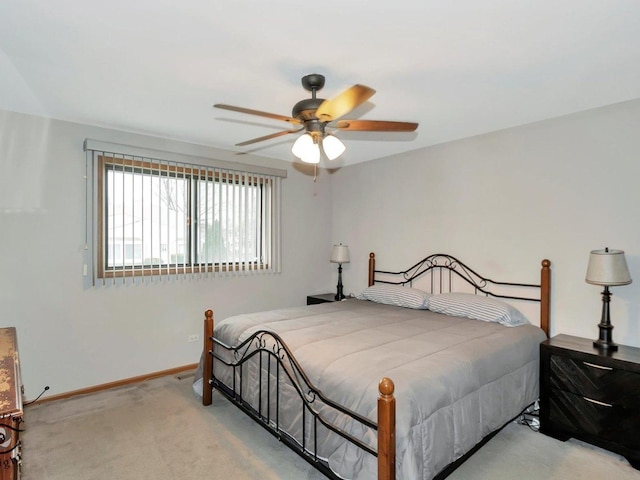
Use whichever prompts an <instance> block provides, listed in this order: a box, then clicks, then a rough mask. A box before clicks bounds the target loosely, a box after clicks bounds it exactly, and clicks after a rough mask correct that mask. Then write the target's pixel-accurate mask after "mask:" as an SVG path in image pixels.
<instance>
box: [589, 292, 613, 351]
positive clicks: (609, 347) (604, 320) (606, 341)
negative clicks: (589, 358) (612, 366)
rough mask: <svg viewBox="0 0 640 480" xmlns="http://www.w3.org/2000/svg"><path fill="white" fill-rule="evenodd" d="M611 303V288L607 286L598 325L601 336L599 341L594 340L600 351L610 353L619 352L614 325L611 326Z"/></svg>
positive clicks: (603, 294)
mask: <svg viewBox="0 0 640 480" xmlns="http://www.w3.org/2000/svg"><path fill="white" fill-rule="evenodd" d="M610 302H611V292H609V286H608V285H605V287H604V291H603V292H602V317H601V319H600V323H599V324H598V329H599V330H600V331H599V335H598V340H594V342H593V346H594V347H596V348H597V349H598V350H600V351H602V352H605V353H610V352H615V351H616V350H618V345H616V344H615V343H613V336H612V333H613V332H612V331H613V325H611V316H610V314H609V303H610Z"/></svg>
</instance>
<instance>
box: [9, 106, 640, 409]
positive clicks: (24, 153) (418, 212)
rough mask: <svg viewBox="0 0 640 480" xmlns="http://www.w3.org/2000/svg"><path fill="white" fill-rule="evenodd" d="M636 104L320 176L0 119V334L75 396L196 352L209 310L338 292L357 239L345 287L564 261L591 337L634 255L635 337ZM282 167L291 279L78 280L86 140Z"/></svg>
mask: <svg viewBox="0 0 640 480" xmlns="http://www.w3.org/2000/svg"><path fill="white" fill-rule="evenodd" d="M638 132H640V101H633V102H626V103H623V104H619V105H612V106H609V107H606V108H602V109H597V110H592V111H587V112H583V113H580V114H576V115H571V116H567V117H563V118H559V119H555V120H551V121H546V122H540V123H537V124H533V125H528V126H523V127H519V128H514V129H510V130H506V131H502V132H497V133H493V134H490V135H483V136H479V137H474V138H469V139H464V140H460V141H456V142H451V143H448V144H443V145H438V146H435V147H431V148H427V149H423V150H420V151H415V152H411V153H408V154H403V155H399V156H397V157H390V158H386V159H381V160H375V161H372V162H366V163H363V164H358V165H354V166H350V167H345V168H342V169H340V170H338V171H336V172H335V173H333V174H332V175H328V174H326V172H322V173H321V175H320V177H319V179H318V182H317V183H313V180H312V177H311V176H309V175H306V174H304V173H301V172H300V171H299V170H298V168H293V167H292V165H291V164H290V163H287V162H277V161H275V160H266V159H262V158H258V157H250V156H243V157H237V156H234V155H232V154H231V153H230V152H225V151H221V150H216V149H212V148H206V147H202V146H194V145H185V144H179V143H177V142H173V141H171V140H163V139H159V138H152V137H146V136H141V135H134V134H127V133H123V132H117V131H114V130H108V129H102V128H96V127H91V126H87V125H79V124H73V123H68V122H61V121H52V120H46V119H43V118H38V117H32V116H26V115H19V114H14V113H9V112H2V111H0V172H1V173H0V247H1V248H0V319H1V320H0V326H10V325H12V326H16V327H17V329H18V341H19V347H20V354H21V362H22V374H23V379H24V382H25V386H26V398H34V397H35V396H36V395H37V394H38V393H39V392H40V390H41V389H42V388H43V387H44V385H50V387H51V390H50V392H49V393H50V394H57V393H64V392H69V391H73V390H77V389H81V388H86V387H90V386H94V385H100V384H103V383H107V382H112V381H117V380H120V379H124V378H130V377H133V376H137V375H144V374H147V373H151V372H155V371H160V370H164V369H169V368H173V367H177V366H181V365H186V364H189V363H194V362H196V361H197V360H198V357H199V353H200V349H201V345H200V344H194V343H188V342H187V337H188V335H189V334H191V333H200V330H201V325H202V318H203V311H204V310H205V309H206V308H214V310H215V312H216V317H217V318H219V319H221V318H225V317H227V316H229V315H233V314H236V313H241V312H246V311H257V310H264V309H270V308H278V307H285V306H291V305H301V304H303V303H304V301H305V296H306V295H307V294H308V293H319V292H324V291H334V290H335V283H336V268H335V265H332V264H330V263H329V262H328V261H327V259H328V257H329V254H330V248H331V245H332V244H334V243H338V242H343V243H345V244H348V245H349V247H350V253H351V263H349V264H346V265H344V271H343V277H344V278H343V279H344V284H345V292H347V293H349V292H358V291H359V290H361V289H362V288H363V287H364V286H365V285H366V274H367V263H366V262H367V258H368V252H370V251H374V252H376V253H377V256H378V266H379V267H381V268H385V267H391V268H395V267H399V266H404V265H408V264H409V263H410V262H412V261H414V260H416V259H417V258H418V257H421V256H423V255H426V254H429V253H433V252H441V253H442V252H444V253H450V254H453V255H455V256H458V257H460V258H461V259H462V260H464V261H467V262H468V263H469V264H470V265H471V266H472V267H474V268H476V269H477V270H478V271H479V272H481V273H484V272H486V273H487V274H488V275H490V276H491V277H493V278H495V279H501V278H505V279H506V280H516V281H530V282H536V281H537V280H538V278H539V277H538V275H539V273H538V272H539V265H540V260H542V259H543V258H549V259H550V260H551V261H552V262H553V266H552V268H553V288H552V295H553V297H552V329H553V333H554V334H555V333H568V334H574V335H580V336H584V337H589V338H595V337H597V323H598V322H599V319H600V308H601V299H600V288H599V287H596V286H592V285H588V284H586V283H585V282H584V275H585V272H586V267H587V261H588V256H589V251H590V250H592V249H594V248H602V247H605V246H609V247H611V248H621V249H623V250H625V251H626V257H627V262H628V264H629V268H630V271H631V276H632V277H633V278H634V279H635V281H634V283H632V284H631V285H628V286H624V287H614V288H613V289H612V292H613V298H612V303H611V310H612V312H611V313H612V320H613V324H614V326H615V329H614V332H613V335H614V340H616V341H617V342H619V343H623V344H629V345H635V346H640V308H639V306H640V241H639V240H640V222H638V221H637V215H636V212H637V210H638V208H637V205H638V204H640V189H638V188H637V183H638V179H639V178H640V162H639V161H638V157H639V156H640V135H638ZM86 137H89V138H95V139H98V140H104V141H111V142H119V143H126V144H131V145H138V146H141V147H147V148H157V149H161V150H162V149H164V150H177V151H181V152H184V153H193V154H197V155H200V156H205V157H211V158H219V159H223V160H236V161H238V159H239V158H240V159H241V160H242V161H245V162H246V163H253V164H264V165H270V166H274V167H278V168H286V169H287V170H288V172H289V178H287V179H286V180H284V182H283V204H284V205H283V237H284V238H283V244H284V255H283V272H282V274H280V275H273V276H258V277H237V278H230V279H210V280H183V281H178V282H173V283H168V284H164V283H162V284H156V285H146V286H140V287H132V288H120V287H119V288H90V289H84V288H83V286H82V285H83V281H82V264H83V235H84V208H85V198H84V179H83V175H84V163H85V162H84V159H85V155H84V152H83V151H82V142H83V140H84V139H85V138H86Z"/></svg>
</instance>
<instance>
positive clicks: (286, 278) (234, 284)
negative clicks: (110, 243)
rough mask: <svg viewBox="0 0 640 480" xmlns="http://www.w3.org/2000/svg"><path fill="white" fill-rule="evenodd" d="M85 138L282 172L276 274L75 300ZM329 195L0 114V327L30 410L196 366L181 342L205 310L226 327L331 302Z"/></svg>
mask: <svg viewBox="0 0 640 480" xmlns="http://www.w3.org/2000/svg"><path fill="white" fill-rule="evenodd" d="M87 137H88V138H94V139H97V140H103V141H110V142H117V143H124V144H130V145H137V146H141V147H147V148H157V149H161V150H172V151H179V152H182V153H191V154H195V155H199V156H204V157H207V158H218V159H223V160H233V161H243V162H245V163H251V164H257V165H269V166H274V167H277V168H284V169H287V170H288V174H289V176H288V178H287V179H285V180H283V195H282V199H283V262H282V273H281V274H279V275H267V276H252V277H235V278H221V279H205V280H180V281H175V282H170V283H158V284H154V285H144V286H132V287H110V288H88V289H85V288H83V278H82V265H83V252H84V250H83V245H84V243H83V241H84V211H85V193H84V178H83V176H84V166H85V153H84V152H83V150H82V144H83V141H84V139H85V138H87ZM330 185H331V184H330V180H329V177H328V176H326V175H325V176H322V175H321V176H320V178H319V180H318V182H317V183H313V177H312V176H310V175H308V174H305V173H304V172H300V171H299V169H297V168H296V169H294V168H292V166H291V163H288V162H278V161H275V160H267V159H262V158H258V157H251V156H242V157H238V156H234V155H233V154H231V152H225V151H221V150H216V149H212V148H206V147H202V146H195V145H187V144H180V143H178V142H173V141H170V140H163V139H159V138H152V137H146V136H141V135H133V134H126V133H123V132H117V131H113V130H107V129H102V128H96V127H91V126H87V125H79V124H74V123H68V122H61V121H54V120H47V119H44V118H39V117H33V116H27V115H20V114H15V113H10V112H3V111H0V326H15V327H17V331H18V343H19V349H20V356H21V363H22V376H23V381H24V383H25V387H26V395H25V396H26V398H27V399H31V398H34V397H35V396H37V394H38V393H39V392H40V391H41V390H42V388H43V387H44V386H45V385H49V386H50V387H51V390H50V391H49V392H48V393H49V394H59V393H64V392H70V391H74V390H78V389H82V388H87V387H91V386H94V385H100V384H104V383H108V382H112V381H117V380H121V379H125V378H130V377H134V376H138V375H144V374H147V373H152V372H156V371H161V370H165V369H170V368H174V367H179V366H182V365H188V364H190V363H195V362H197V361H198V359H199V355H200V351H201V349H202V344H201V343H200V342H198V343H188V342H187V338H188V336H189V335H190V334H192V333H199V334H201V333H202V332H201V330H202V320H203V318H204V317H203V312H204V310H205V309H207V308H213V309H214V311H215V314H216V318H218V319H222V318H225V317H227V316H230V315H233V314H237V313H241V312H248V311H258V310H265V309H272V308H279V307H286V306H293V305H303V304H304V303H305V301H306V295H307V294H309V293H318V292H323V291H332V290H333V289H334V288H335V282H334V280H333V277H332V274H333V271H334V265H332V264H330V263H329V261H328V260H329V255H330V252H331V245H332V241H333V240H332V238H331V233H330V230H329V228H328V227H329V226H330V224H331V200H330V194H331V187H330ZM201 337H202V335H201Z"/></svg>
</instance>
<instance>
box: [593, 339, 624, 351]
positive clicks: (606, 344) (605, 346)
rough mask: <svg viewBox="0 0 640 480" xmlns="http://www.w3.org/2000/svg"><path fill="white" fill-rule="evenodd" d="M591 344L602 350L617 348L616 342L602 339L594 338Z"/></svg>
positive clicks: (614, 349)
mask: <svg viewBox="0 0 640 480" xmlns="http://www.w3.org/2000/svg"><path fill="white" fill-rule="evenodd" d="M593 346H594V347H596V348H597V349H598V350H600V351H602V352H605V353H606V352H615V351H616V350H618V344H616V343H613V342H606V341H604V340H600V339H598V340H594V341H593Z"/></svg>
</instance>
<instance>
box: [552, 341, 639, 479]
mask: <svg viewBox="0 0 640 480" xmlns="http://www.w3.org/2000/svg"><path fill="white" fill-rule="evenodd" d="M540 431H541V432H542V433H544V434H546V435H549V436H552V437H554V438H557V439H559V440H562V441H565V440H567V439H569V438H570V437H573V438H576V439H578V440H582V441H584V442H588V443H591V444H593V445H597V446H599V447H601V448H604V449H606V450H610V451H612V452H615V453H618V454H620V455H623V456H624V457H626V459H627V460H629V463H631V465H632V466H633V467H634V468H636V469H638V470H640V433H639V432H640V348H634V347H627V346H624V345H620V347H619V350H618V351H616V352H613V353H609V354H607V353H601V352H600V351H599V350H597V349H596V348H594V347H593V340H590V339H586V338H579V337H573V336H570V335H558V336H555V337H553V338H551V339H549V340H547V341H545V342H542V343H541V344H540Z"/></svg>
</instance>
